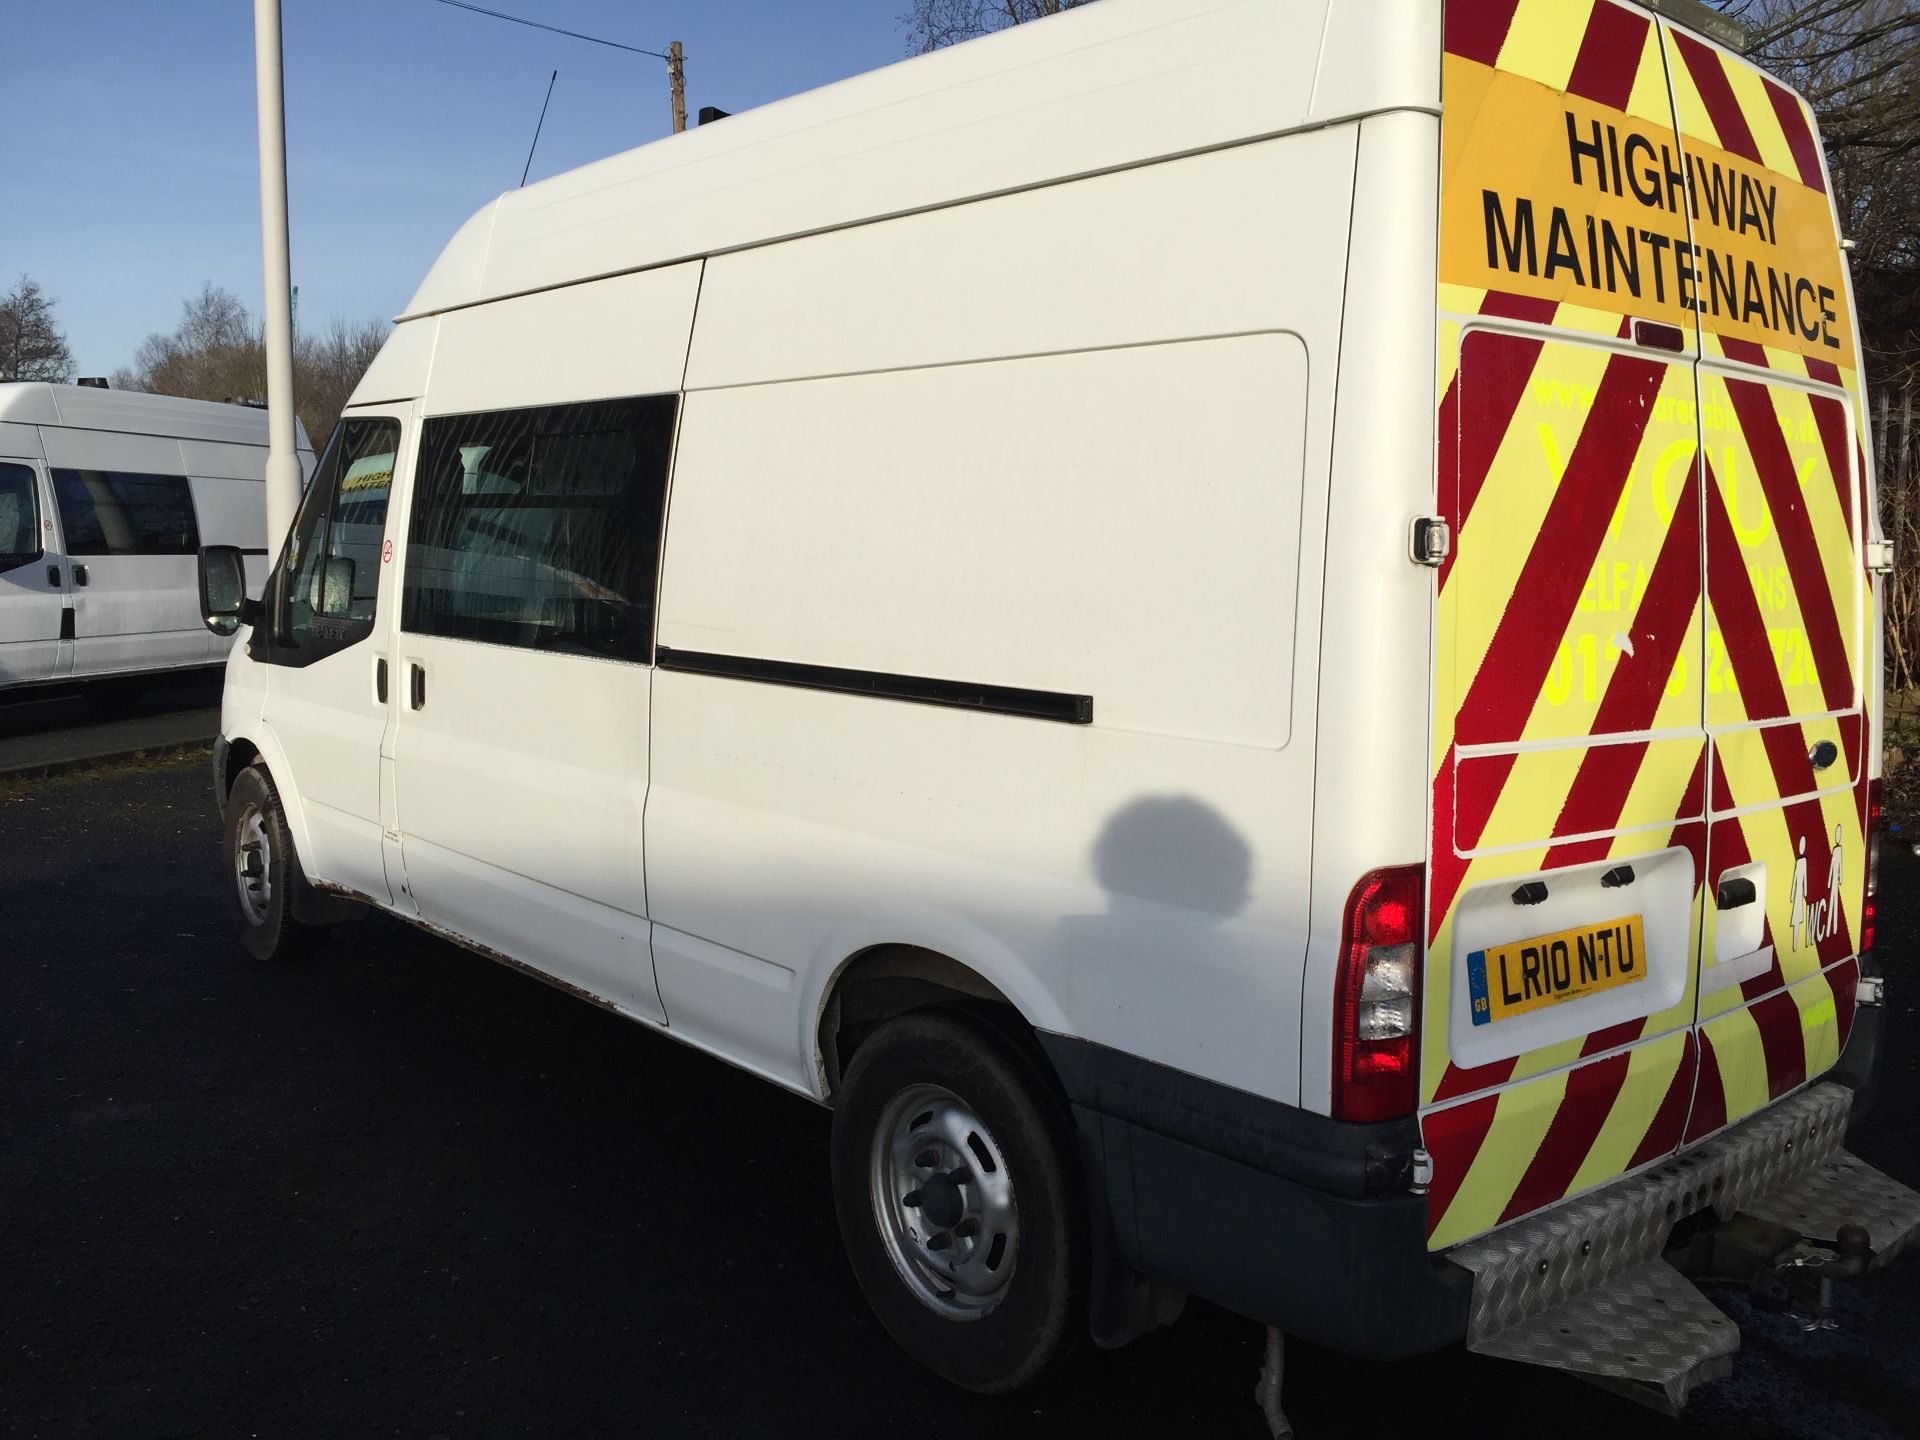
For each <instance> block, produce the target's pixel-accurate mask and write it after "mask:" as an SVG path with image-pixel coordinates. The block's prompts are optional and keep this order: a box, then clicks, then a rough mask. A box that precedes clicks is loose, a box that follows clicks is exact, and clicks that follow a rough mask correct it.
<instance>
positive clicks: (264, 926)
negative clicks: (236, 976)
mask: <svg viewBox="0 0 1920 1440" xmlns="http://www.w3.org/2000/svg"><path fill="white" fill-rule="evenodd" d="M226 817H227V829H226V841H225V844H224V846H223V847H222V859H223V861H224V862H225V863H224V865H223V866H222V872H221V873H222V874H223V875H224V876H225V878H226V882H227V887H226V888H227V901H228V904H229V905H231V906H232V909H233V920H234V926H235V928H236V929H237V930H238V931H239V933H240V943H241V944H242V945H244V946H245V947H246V950H247V953H248V954H249V955H251V956H253V957H254V959H256V960H291V959H295V958H297V957H299V956H301V955H305V954H307V953H309V952H310V951H311V950H312V949H313V948H314V946H315V945H316V944H317V943H318V941H319V939H320V935H321V934H322V932H321V931H318V930H315V929H313V928H312V927H310V926H306V925H302V924H301V923H300V922H299V921H297V920H295V919H294V918H293V900H294V892H295V890H296V888H297V887H299V886H302V885H304V884H306V877H305V876H303V875H302V874H301V872H300V860H299V857H298V856H296V855H295V854H294V853H293V837H292V835H291V833H290V832H289V831H288V829H287V816H286V812H285V811H284V810H283V809H282V808H281V806H280V795H279V792H278V791H276V790H275V789H274V788H273V781H272V779H270V778H269V777H268V775H267V772H266V771H264V770H262V769H260V768H259V767H258V766H257V765H256V766H250V767H248V768H247V769H245V770H243V771H241V772H240V778H239V779H238V780H236V781H235V782H234V785H233V791H232V793H231V794H230V795H229V796H228V797H227V810H226Z"/></svg>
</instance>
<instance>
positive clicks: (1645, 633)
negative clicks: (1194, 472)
mask: <svg viewBox="0 0 1920 1440" xmlns="http://www.w3.org/2000/svg"><path fill="white" fill-rule="evenodd" d="M1445 35H1446V42H1445V43H1446V55H1445V59H1444V62H1443V81H1442V84H1443V102H1444V111H1443V121H1442V174H1441V190H1442V201H1441V237H1440V289H1439V308H1440V332H1439V333H1440V353H1439V365H1438V376H1437V385H1436V393H1435V399H1436V404H1437V406H1438V411H1439V433H1440V449H1439V457H1438V464H1439V473H1438V491H1439V499H1440V505H1441V509H1442V511H1443V513H1445V514H1447V515H1448V517H1449V518H1450V520H1451V521H1452V523H1453V525H1454V532H1455V535H1456V544H1455V547H1454V550H1453V554H1452V556H1451V557H1450V558H1449V561H1448V563H1447V564H1446V565H1445V566H1443V567H1442V569H1441V570H1440V572H1439V576H1438V580H1437V600H1436V655H1437V664H1436V676H1435V714H1434V730H1433V752H1432V764H1433V775H1434V788H1433V843H1432V851H1431V857H1432V858H1431V869H1430V880H1429V937H1430V938H1429V946H1428V956H1427V997H1428V999H1427V1005H1426V1010H1425V1014H1426V1019H1425V1031H1424V1034H1423V1043H1422V1095H1423V1098H1424V1104H1425V1108H1424V1110H1423V1115H1422V1124H1423V1130H1424V1133H1425V1140H1426V1144H1427V1148H1428V1150H1429V1151H1430V1152H1431V1153H1432V1154H1433V1156H1434V1161H1435V1180H1434V1184H1433V1186H1432V1189H1431V1190H1430V1192H1429V1210H1428V1213H1429V1227H1430V1232H1431V1234H1430V1243H1431V1244H1432V1245H1433V1246H1434V1247H1435V1248H1440V1247H1443V1246H1447V1245H1451V1244H1455V1243H1457V1242H1459V1241H1461V1240H1464V1239H1468V1238H1470V1237H1472V1236H1473V1235H1476V1234H1479V1233H1481V1232H1482V1231H1485V1230H1487V1229H1489V1228H1491V1227H1493V1226H1495V1225H1499V1224H1501V1223H1503V1222H1505V1221H1507V1220H1511V1219H1514V1218H1516V1217H1518V1216H1520V1215H1524V1214H1526V1213H1529V1212H1530V1211H1532V1210H1535V1209H1538V1208H1540V1207H1541V1206H1544V1205H1549V1204H1552V1203H1554V1202H1555V1201H1558V1200H1560V1199H1562V1198H1564V1197H1566V1196H1569V1195H1573V1194H1576V1193H1579V1192H1580V1191H1582V1190H1585V1189H1588V1188H1591V1187H1592V1186H1595V1185H1599V1184H1603V1183H1605V1182H1607V1181H1608V1180H1611V1179H1613V1178H1615V1177H1617V1176H1618V1175H1620V1174H1623V1173H1625V1172H1626V1171H1628V1170H1631V1169H1634V1168H1636V1167H1638V1166H1640V1165H1644V1164H1649V1163H1652V1162H1653V1161H1655V1160H1657V1159H1659V1158H1660V1157H1661V1156H1663V1155H1665V1154H1668V1153H1670V1152H1671V1151H1673V1150H1674V1149H1676V1148H1678V1147H1679V1146H1680V1145H1681V1144H1682V1143H1683V1140H1685V1139H1696V1138H1700V1137H1701V1136H1703V1135H1705V1134H1709V1133H1711V1132H1712V1130H1714V1129H1716V1128H1718V1127H1719V1126H1720V1125H1723V1124H1726V1123H1730V1122H1731V1121H1732V1120H1734V1119H1737V1118H1739V1117H1740V1116H1742V1115H1744V1114H1746V1113H1749V1112H1750V1111H1751V1110H1752V1109H1755V1108H1758V1107H1759V1106H1761V1105H1764V1104H1766V1103H1767V1102H1768V1101H1769V1100H1770V1099H1773V1098H1777V1097H1778V1096H1779V1095H1782V1094H1784V1093H1786V1092H1787V1091H1788V1090H1790V1089H1792V1088H1793V1087H1794V1086H1796V1085H1798V1084H1801V1083H1804V1082H1805V1081H1806V1080H1807V1079H1808V1078H1810V1077H1812V1076H1814V1075H1817V1074H1819V1073H1820V1072H1821V1071H1822V1070H1824V1069H1826V1068H1827V1067H1829V1066H1830V1065H1831V1064H1832V1063H1833V1062H1834V1060H1835V1059H1836V1058H1837V1057H1838V1054H1839V1050H1840V1047H1841V1046H1842V1045H1844V1042H1845V1036H1846V1034H1847V1030H1848V1027H1849V1026H1850V1025H1851V1021H1852V1005H1853V984H1854V981H1853V978H1852V977H1853V975H1854V974H1855V973H1856V972H1855V969H1854V962H1853V960H1852V959H1851V958H1850V957H1851V955H1852V939H1851V935H1852V929H1853V927H1854V926H1855V925H1856V924H1857V916H1858V910H1859V904H1860V900H1861V895H1862V893H1863V892H1862V886H1861V883H1860V881H1861V878H1862V877H1863V875H1864V871H1863V869H1862V864H1861V862H1863V861H1864V856H1865V847H1864V834H1863V829H1862V815H1863V804H1864V776H1865V770H1866V765H1865V760H1864V756H1865V746H1866V744H1867V737H1866V734H1865V725H1864V721H1863V719H1862V714H1861V711H1862V706H1861V697H1862V676H1863V674H1864V672H1865V657H1866V656H1868V655H1869V654H1870V651H1869V650H1868V649H1867V646H1868V644H1869V643H1870V641H1869V636H1870V635H1871V634H1872V633H1873V632H1872V631H1871V629H1870V625H1871V623H1872V616H1871V615H1870V613H1869V611H1870V608H1871V595H1870V592H1869V591H1868V589H1867V588H1866V586H1865V585H1864V583H1863V576H1864V572H1863V569H1862V566H1861V559H1860V557H1861V553H1862V552H1861V549H1860V546H1859V543H1858V542H1859V536H1860V534H1861V532H1862V526H1863V519H1862V517H1863V515H1864V508H1863V507H1864V492H1863V489H1862V485H1863V470H1864V462H1863V460H1862V459H1861V457H1860V453H1859V445H1858V438H1857V437H1858V435H1859V433H1860V429H1859V426H1860V416H1861V415H1863V414H1864V411H1863V410H1862V404H1863V401H1862V400H1861V397H1860V392H1859V389H1858V385H1857V363H1858V362H1857V360H1856V358H1855V356H1856V353H1857V352H1856V347H1855V340H1854V336H1853V330H1852V321H1851V314H1850V309H1851V307H1850V295H1849V291H1848V287H1847V282H1846V276H1845V271H1844V267H1843V265H1842V261H1841V255H1840V251H1839V248H1838V243H1837V242H1838V237H1837V232H1836V229H1835V223H1834V219H1833V215H1832V211H1831V206H1830V204H1829V202H1828V199H1827V196H1826V182H1825V175H1824V171H1823V170H1822V167H1821V158H1820V151H1819V147H1818V144H1817V141H1816V139H1815V137H1814V132H1813V127H1812V122H1811V120H1810V118H1809V116H1808V114H1807V112H1806V109H1805V107H1804V105H1802V104H1801V102H1800V101H1799V100H1798V99H1797V98H1796V97H1794V96H1793V95H1792V94H1791V93H1790V92H1788V91H1786V90H1784V89H1783V88H1782V87H1780V86H1778V85H1777V84H1775V83H1774V82H1773V81H1771V80H1769V79H1767V78H1766V77H1764V76H1762V75H1761V74H1759V72H1757V71H1755V70H1753V69H1752V68H1751V67H1749V66H1747V65H1745V64H1744V62H1741V61H1739V60H1738V59H1736V58H1734V57H1731V56H1728V55H1725V54H1724V53H1723V52H1721V51H1719V50H1717V49H1715V48H1714V47H1712V46H1710V45H1707V44H1705V43H1703V42H1699V41H1695V40H1694V39H1692V38H1691V37H1690V36H1686V35H1684V34H1680V33H1678V32H1675V31H1673V30H1672V29H1671V28H1670V27H1669V26H1667V25H1666V24H1665V23H1664V22H1660V21H1656V20H1655V18H1654V17H1653V16H1652V15H1651V14H1650V13H1649V12H1647V11H1646V10H1644V9H1640V8H1638V7H1630V6H1627V5H1623V4H1617V3H1614V0H1448V3H1447V10H1446V24H1445ZM1669 75H1673V76H1676V77H1680V78H1677V79H1676V80H1675V81H1674V85H1673V89H1672V91H1671V92H1670V90H1669V81H1668V77H1669ZM1635 322H1654V323H1656V324H1660V325H1666V326H1670V327H1672V329H1671V330H1669V331H1668V332H1667V334H1668V338H1669V340H1670V341H1672V340H1673V338H1674V335H1675V332H1677V344H1678V346H1679V349H1678V351H1677V352H1675V351H1673V350H1671V349H1668V350H1661V349H1658V348H1653V347H1651V346H1649V345H1647V344H1645V343H1636V342H1643V339H1644V337H1643V336H1642V334H1641V332H1639V331H1637V330H1636V329H1635ZM1849 402H1850V403H1849ZM1703 557H1704V564H1703ZM1821 741H1831V742H1832V743H1833V745H1834V747H1835V749H1836V751H1837V752H1838V758H1837V760H1836V762H1835V763H1834V764H1832V765H1831V766H1829V767H1827V768H1826V769H1825V770H1824V771H1822V772H1821V773H1820V774H1819V775H1816V774H1815V772H1814V770H1813V768H1812V764H1811V761H1810V760H1809V750H1810V748H1811V747H1813V746H1816V745H1817V744H1819V743H1820V742H1821ZM1676 849H1677V850H1681V851H1684V852H1685V853H1686V855H1688V856H1689V857H1691V859H1692V866H1693V876H1694V894H1693V914H1692V924H1691V926H1690V927H1689V931H1688V933H1689V935H1690V936H1691V937H1692V938H1691V940H1690V942H1689V944H1688V945H1687V947H1686V948H1685V951H1684V953H1673V954H1660V953H1654V952H1653V951H1652V950H1651V949H1650V953H1649V956H1648V962H1649V966H1650V969H1651V970H1652V971H1653V973H1655V974H1660V973H1665V974H1666V975H1667V976H1668V977H1669V978H1670V979H1673V980H1677V979H1679V978H1680V977H1684V985H1683V986H1681V987H1680V989H1681V993H1680V995H1679V998H1678V1000H1677V1001H1675V1002H1674V1003H1673V1004H1671V1005H1669V1006H1667V1007H1666V1008H1664V1009H1663V1010H1661V1011H1660V1012H1659V1013H1656V1014H1649V1015H1646V1016H1644V1017H1641V1018H1638V1019H1634V1020H1631V1021H1627V1022H1625V1023H1620V1024H1614V1025H1611V1026H1608V1027H1606V1028H1604V1029H1601V1030H1598V1031H1595V1032H1592V1033H1588V1034H1581V1035H1573V1036H1571V1037H1569V1038H1567V1039H1565V1040H1561V1041H1558V1042H1556V1043H1551V1044H1544V1045H1536V1046H1535V1047H1534V1048H1531V1049H1523V1050H1521V1051H1520V1053H1517V1054H1513V1055H1511V1056H1509V1057H1508V1058H1505V1059H1502V1060H1498V1061H1494V1062H1491V1063H1481V1064H1477V1065H1473V1066H1461V1065H1457V1064H1455V1063H1454V1061H1453V1057H1452V1052H1451V1050H1450V1048H1449V1025H1450V1020H1451V1009H1452V1006H1453V1003H1454V1001H1453V991H1454V985H1455V974H1454V971H1455V966H1456V964H1457V963H1464V961H1463V957H1456V956H1455V955H1454V953H1453V950H1454V928H1455V920H1456V917H1457V914H1458V902H1459V901H1460V899H1461V897H1463V896H1465V895H1467V894H1468V893H1469V892H1473V891H1476V890H1479V889H1480V887H1486V886H1493V887H1495V888H1496V889H1497V888H1499V886H1500V882H1503V881H1506V880H1508V879H1510V878H1511V877H1519V876H1527V877H1531V876H1535V875H1538V874H1541V873H1542V872H1548V871H1552V870H1555V869H1559V868H1563V867H1568V866H1575V865H1589V864H1593V863H1595V862H1598V861H1602V860H1615V861H1627V860H1633V859H1635V858H1639V857H1646V856H1650V855H1653V854H1655V853H1658V852H1662V851H1667V850H1676ZM1836 854H1838V855H1839V856H1840V857H1841V858H1840V859H1839V860H1836V859H1835V858H1834V857H1835V855H1836ZM1741 866H1764V867H1765V871H1764V875H1765V877H1766V884H1765V886H1764V896H1763V898H1762V899H1761V901H1760V903H1761V906H1762V909H1763V910H1764V915H1759V914H1757V912H1751V911H1750V912H1747V915H1746V917H1745V918H1744V919H1742V920H1740V921H1738V922H1729V924H1728V926H1727V927H1725V928H1724V930H1723V927H1721V925H1720V924H1719V916H1718V912H1717V908H1716V906H1715V905H1714V903H1713V899H1712V889H1713V887H1712V885H1710V884H1709V883H1708V877H1709V876H1717V875H1719V874H1721V873H1723V872H1724V871H1726V870H1727V869H1729V868H1733V867H1741ZM1796 867H1797V868H1796ZM1743 873H1745V872H1743ZM1753 873H1761V872H1758V871H1755V872H1753ZM1480 893H1483V894H1484V893H1487V892H1486V891H1484V890H1481V891H1480ZM1741 926H1745V927H1747V928H1746V929H1742V928H1739V927H1741ZM1748 929H1752V930H1753V931H1755V933H1756V934H1757V935H1758V936H1759V939H1758V942H1757V944H1756V945H1755V947H1754V948H1753V949H1752V950H1745V949H1744V947H1746V945H1747V943H1748V939H1749V937H1748V934H1747V930H1748ZM1782 937H1785V938H1784V939H1783V938H1782ZM1515 938H1520V937H1518V936H1516V937H1515ZM1723 941H1724V945H1725V946H1733V947H1736V948H1740V949H1742V950H1743V953H1739V954H1732V955H1728V956H1725V957H1722V958H1723V959H1724V960H1725V962H1726V963H1725V964H1724V965H1718V966H1716V965H1715V964H1713V963H1709V962H1713V961H1714V960H1715V956H1716V950H1715V946H1716V945H1717V944H1721V943H1722V942H1723ZM1649 943H1650V946H1651V943H1652V942H1649ZM1667 943H1671V942H1667ZM1723 948H1724V946H1723ZM1762 952H1765V953H1762ZM1703 965H1705V967H1706V968H1705V969H1704V970H1703V969H1702V967H1703ZM1671 988H1672V987H1668V993H1670V990H1671ZM1663 998H1664V995H1663ZM1496 1023H1501V1022H1496ZM1562 1033H1564V1032H1562ZM1481 1053H1485V1052H1484V1051H1482V1052H1481ZM1696 1085H1697V1086H1698V1089H1699V1091H1700V1097H1699V1099H1698V1101H1696V1093H1695V1092H1696ZM1709 1089H1711V1090H1712V1096H1711V1097H1709V1096H1708V1094H1707V1092H1708V1090H1709Z"/></svg>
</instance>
